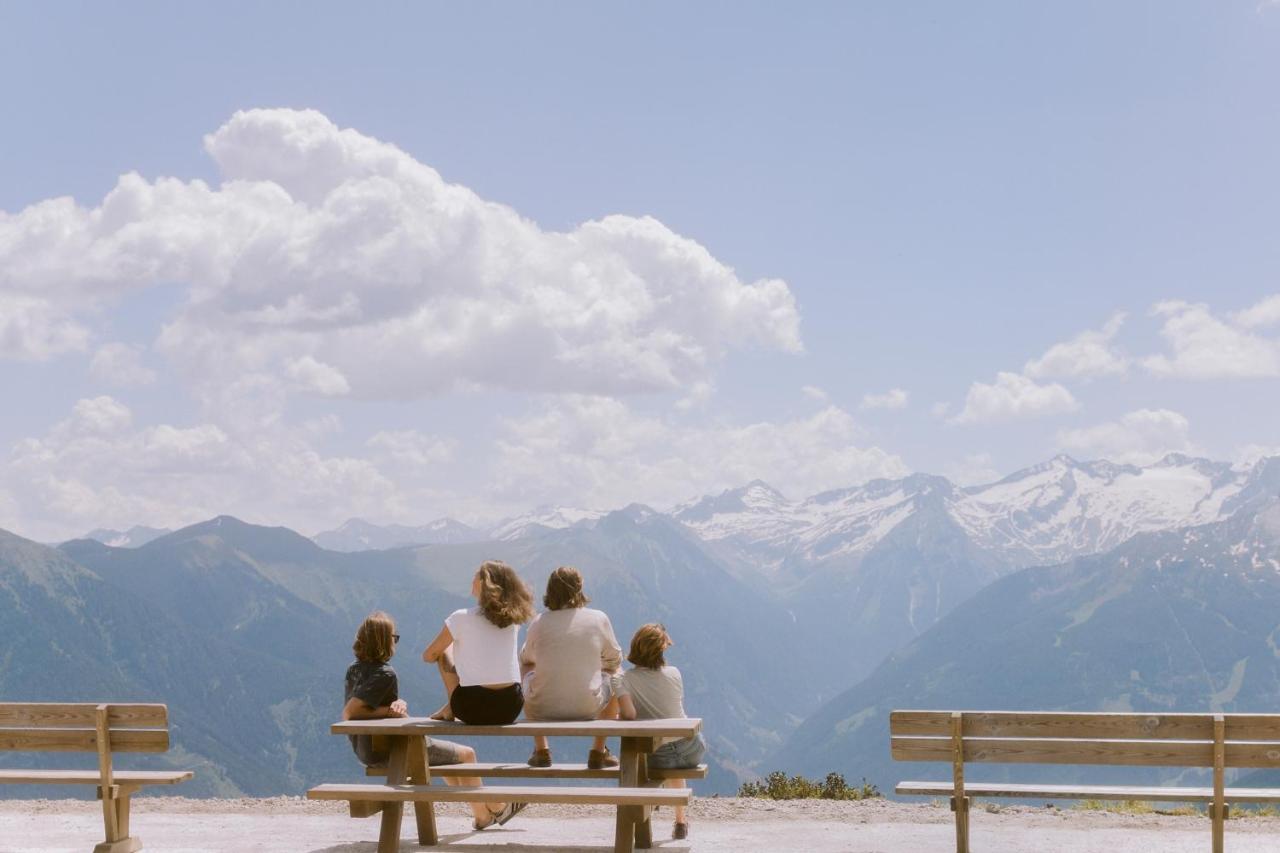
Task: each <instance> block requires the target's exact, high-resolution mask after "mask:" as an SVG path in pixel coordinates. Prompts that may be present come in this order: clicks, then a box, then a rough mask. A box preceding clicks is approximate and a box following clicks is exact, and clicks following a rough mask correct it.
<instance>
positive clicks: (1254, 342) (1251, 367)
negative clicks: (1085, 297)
mask: <svg viewBox="0 0 1280 853" xmlns="http://www.w3.org/2000/svg"><path fill="white" fill-rule="evenodd" d="M1152 313H1153V314H1154V315H1155V316H1158V317H1163V318H1164V324H1163V326H1162V327H1161V329H1160V335H1161V336H1162V337H1163V338H1164V339H1165V342H1166V343H1168V345H1169V348H1170V350H1171V352H1170V353H1168V354H1160V355H1153V356H1149V357H1148V358H1145V359H1143V362H1142V363H1143V366H1144V367H1146V368H1147V370H1149V371H1151V372H1152V373H1154V374H1155V375H1157V376H1164V377H1171V378H1177V379H1262V378H1272V377H1276V376H1280V340H1277V339H1275V338H1270V337H1265V336H1263V335H1261V334H1258V333H1257V331H1256V330H1257V329H1260V328H1263V327H1266V326H1268V325H1271V324H1273V323H1275V322H1277V318H1278V317H1280V297H1270V298H1268V299H1265V300H1263V301H1261V302H1259V303H1258V304H1256V305H1254V306H1253V307H1251V308H1248V309H1246V310H1244V311H1241V312H1239V313H1237V314H1236V315H1234V316H1233V317H1231V318H1227V319H1223V318H1220V317H1217V316H1215V315H1214V314H1213V313H1212V312H1211V311H1210V310H1209V306H1207V305H1204V304H1202V303H1190V302H1181V301H1170V302H1161V303H1159V304H1157V305H1156V306H1155V307H1154V308H1153V309H1152Z"/></svg>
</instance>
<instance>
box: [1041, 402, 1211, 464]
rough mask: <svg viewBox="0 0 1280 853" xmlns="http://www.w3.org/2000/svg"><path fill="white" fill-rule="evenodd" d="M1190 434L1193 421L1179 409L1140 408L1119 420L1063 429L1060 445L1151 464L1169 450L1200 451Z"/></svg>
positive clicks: (1115, 459) (1093, 454) (1079, 451)
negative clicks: (1180, 412)
mask: <svg viewBox="0 0 1280 853" xmlns="http://www.w3.org/2000/svg"><path fill="white" fill-rule="evenodd" d="M1190 433H1191V424H1190V423H1189V422H1188V421H1187V419H1186V418H1185V417H1184V416H1183V415H1181V414H1179V413H1178V412H1174V411H1170V410H1169V409H1138V410H1137V411H1133V412H1129V413H1128V414H1126V415H1124V416H1122V417H1121V418H1120V419H1119V420H1115V421H1108V422H1106V423H1101V424H1098V425H1097V426H1092V427H1085V428H1082V429H1069V430H1062V431H1060V432H1059V433H1058V445H1059V446H1060V447H1062V448H1063V449H1064V450H1067V451H1070V452H1072V453H1075V454H1078V455H1082V456H1087V457H1090V458H1098V459H1107V460H1109V461H1111V462H1122V463H1132V464H1135V465H1147V464H1150V463H1152V462H1155V461H1158V460H1159V459H1161V458H1163V457H1164V456H1165V455H1166V454H1169V453H1188V454H1195V453H1197V452H1198V451H1197V450H1196V447H1195V445H1193V444H1192V442H1191V437H1190Z"/></svg>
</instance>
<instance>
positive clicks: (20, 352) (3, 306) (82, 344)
mask: <svg viewBox="0 0 1280 853" xmlns="http://www.w3.org/2000/svg"><path fill="white" fill-rule="evenodd" d="M4 224H5V215H4V214H3V213H0V241H2V240H3V238H4V236H5V235H4ZM2 245H3V243H2V242H0V246H2ZM0 258H4V253H3V251H0ZM7 277H8V276H6V275H5V273H4V271H3V270H0V358H10V359H15V360H18V361H45V360H47V359H49V358H52V357H53V356H56V355H60V354H62V353H66V352H78V351H81V350H84V349H86V348H87V347H88V345H89V330H88V329H87V328H85V327H84V326H83V325H81V324H80V323H78V322H76V321H75V320H72V319H71V318H70V317H68V316H66V315H65V314H64V313H62V312H61V311H59V310H58V309H57V308H56V307H54V305H53V304H52V303H50V302H49V301H48V300H46V299H43V298H40V297H39V296H34V295H28V294H23V293H13V292H6V288H5V286H4V283H5V280H6V278H7Z"/></svg>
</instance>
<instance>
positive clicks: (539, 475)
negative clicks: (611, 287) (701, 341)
mask: <svg viewBox="0 0 1280 853" xmlns="http://www.w3.org/2000/svg"><path fill="white" fill-rule="evenodd" d="M506 428H507V433H506V435H505V436H504V437H503V439H502V440H501V441H500V442H499V444H498V457H497V460H496V463H495V467H494V472H495V477H494V483H493V496H494V500H495V502H496V503H501V504H505V505H507V506H510V507H512V508H517V509H518V508H527V507H529V506H533V505H537V504H543V503H548V504H573V505H577V506H590V507H600V508H605V507H616V506H621V505H624V504H627V503H630V502H632V501H639V502H642V503H649V504H653V505H656V506H659V507H662V506H668V505H671V504H673V503H674V502H675V501H676V500H678V499H682V498H685V497H687V496H689V495H700V494H708V493H712V492H715V491H719V490H722V489H725V488H729V487H732V486H740V485H742V484H743V483H746V482H749V481H750V480H753V479H756V478H760V479H763V480H766V481H768V482H769V483H771V484H773V485H774V486H775V487H777V488H779V489H781V490H782V491H783V492H784V493H788V494H813V493H815V492H819V491H823V490H826V489H832V488H837V487H840V486H848V485H853V484H856V483H861V482H865V481H866V480H869V479H873V478H875V477H897V476H902V475H904V474H906V473H907V471H908V469H907V467H906V465H905V464H904V463H903V462H902V460H901V459H900V458H898V457H897V456H895V455H893V454H892V453H889V452H886V451H884V450H881V449H880V448H878V447H866V446H861V439H862V438H863V434H862V430H861V429H860V428H859V427H858V425H857V424H856V422H855V421H854V419H853V418H852V417H851V416H850V415H849V414H848V413H847V412H845V411H843V410H841V409H839V408H837V407H835V406H829V407H827V408H824V409H823V410H821V411H819V412H817V413H815V414H813V415H812V416H810V417H807V418H801V419H797V420H793V421H787V422H782V423H753V424H743V425H732V424H716V425H681V424H677V423H673V422H671V421H668V420H664V419H662V418H658V417H653V416H648V415H644V414H641V413H638V412H636V411H634V410H633V409H631V408H630V407H628V406H627V405H626V404H624V403H622V402H620V401H618V400H614V399H609V398H602V397H585V396H573V397H566V398H563V399H560V400H557V401H554V402H550V403H547V404H546V405H545V406H544V407H543V409H542V410H541V411H539V412H537V413H536V414H534V415H531V416H528V417H525V418H519V419H513V420H511V421H509V422H508V423H507V424H506Z"/></svg>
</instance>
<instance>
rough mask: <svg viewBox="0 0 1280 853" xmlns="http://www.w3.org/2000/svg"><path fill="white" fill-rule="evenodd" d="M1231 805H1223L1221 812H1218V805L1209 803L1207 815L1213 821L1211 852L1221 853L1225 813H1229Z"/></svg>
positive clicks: (1223, 842) (1224, 841) (1223, 840)
mask: <svg viewBox="0 0 1280 853" xmlns="http://www.w3.org/2000/svg"><path fill="white" fill-rule="evenodd" d="M1230 812H1231V807H1230V806H1226V805H1224V806H1223V807H1222V812H1221V813H1219V812H1218V807H1217V806H1215V805H1214V804H1212V803H1210V804H1209V817H1210V818H1211V819H1212V821H1213V853H1223V845H1224V844H1225V843H1226V840H1225V838H1224V836H1225V834H1226V833H1225V830H1226V822H1227V815H1228V814H1230Z"/></svg>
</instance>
